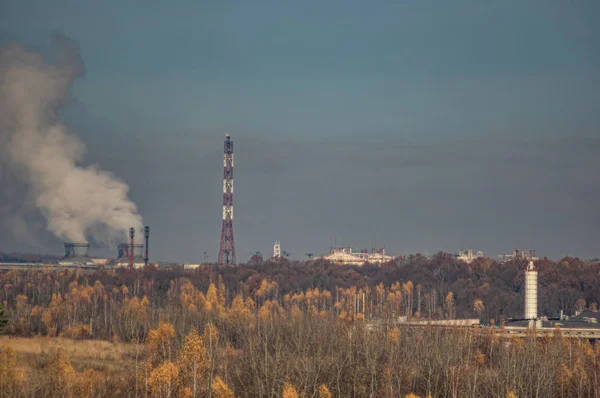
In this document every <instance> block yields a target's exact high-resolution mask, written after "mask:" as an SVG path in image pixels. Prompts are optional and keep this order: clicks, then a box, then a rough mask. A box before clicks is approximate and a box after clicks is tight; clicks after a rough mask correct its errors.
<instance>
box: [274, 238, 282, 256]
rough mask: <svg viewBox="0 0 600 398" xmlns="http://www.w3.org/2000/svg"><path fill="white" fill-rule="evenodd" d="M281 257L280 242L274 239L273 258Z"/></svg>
mask: <svg viewBox="0 0 600 398" xmlns="http://www.w3.org/2000/svg"><path fill="white" fill-rule="evenodd" d="M280 257H281V244H280V243H279V241H278V240H277V241H275V244H274V245H273V258H280Z"/></svg>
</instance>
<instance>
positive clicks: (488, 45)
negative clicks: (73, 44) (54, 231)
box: [0, 0, 600, 261]
mask: <svg viewBox="0 0 600 398" xmlns="http://www.w3.org/2000/svg"><path fill="white" fill-rule="evenodd" d="M84 3H85V6H83V4H84ZM490 3H492V2H478V1H466V0H457V1H453V2H433V1H399V2H381V1H369V2H367V1H344V2H341V1H254V2H231V1H229V2H228V1H218V2H217V1H215V2H204V1H194V2H191V1H190V2H187V1H174V2H152V1H148V2H133V1H104V2H78V1H54V2H52V4H51V5H50V4H49V3H48V2H45V1H4V2H2V5H0V43H2V44H7V43H9V42H18V43H21V44H23V45H25V46H26V47H28V48H30V49H34V50H38V51H40V52H48V38H49V36H50V35H51V34H52V33H53V32H56V31H59V32H61V33H63V34H64V35H66V36H69V37H71V38H73V39H75V40H77V41H78V42H79V46H80V50H81V53H82V57H83V60H84V62H85V66H86V75H85V78H84V79H82V80H81V81H79V82H78V83H77V85H76V86H75V89H74V93H73V94H74V96H75V98H76V100H77V102H76V104H75V105H74V106H72V107H71V108H70V109H68V110H67V111H66V112H65V114H64V118H65V120H66V121H67V122H68V123H69V126H70V127H72V128H73V130H74V131H76V133H77V134H78V135H79V136H80V137H81V138H82V139H83V140H84V141H85V142H86V144H87V145H88V152H89V156H88V160H89V161H90V162H99V163H100V164H101V165H102V166H103V167H104V168H106V169H108V170H111V171H113V172H114V173H115V174H117V175H119V176H120V177H122V178H124V179H125V180H126V181H127V182H128V183H129V184H130V186H131V197H132V198H133V199H134V200H135V201H136V203H138V205H139V207H140V209H141V211H142V214H143V216H144V218H145V220H146V222H147V223H148V224H150V225H151V226H153V230H156V233H155V234H153V236H154V237H155V238H154V239H155V241H154V242H155V243H154V244H153V246H152V247H153V249H154V250H155V252H154V254H155V256H157V257H160V258H163V259H171V258H172V259H175V260H179V261H197V260H198V259H199V258H201V256H202V251H203V250H207V251H208V252H209V254H211V256H212V258H213V259H214V258H215V257H216V252H217V249H218V239H219V236H218V235H219V231H220V223H219V218H220V198H219V194H220V183H219V180H220V166H221V164H222V163H221V162H220V160H219V158H220V156H221V155H220V151H221V148H222V144H221V141H222V139H223V133H224V132H225V131H229V132H230V133H231V134H232V136H233V139H234V141H235V143H236V157H237V158H236V160H237V162H236V166H237V169H236V177H237V180H236V220H235V228H236V241H237V242H236V243H237V247H238V257H240V258H241V259H244V258H247V257H248V253H249V252H250V251H251V250H256V249H259V250H262V251H263V252H265V253H270V251H271V246H272V243H273V241H274V240H275V239H280V240H281V241H282V246H283V248H284V249H285V250H287V251H290V252H291V253H292V256H293V257H301V256H302V254H303V253H304V252H306V251H312V252H315V253H321V252H323V251H326V250H327V249H328V246H329V245H330V244H331V243H332V241H335V242H336V243H345V244H350V245H353V246H355V247H356V248H357V249H358V248H361V247H368V246H371V245H372V243H373V242H374V241H376V242H377V244H382V245H386V246H387V247H388V249H389V250H390V251H392V252H394V253H396V254H400V253H407V252H416V251H424V250H429V251H430V252H432V251H435V250H437V249H445V250H449V251H453V250H457V249H458V248H460V246H462V247H472V248H473V249H480V248H481V249H483V250H484V251H485V252H486V254H490V255H495V254H497V253H500V252H507V251H511V250H512V249H514V248H517V247H521V246H535V248H536V249H537V250H538V252H539V253H541V254H542V255H543V254H547V255H548V256H551V257H559V256H562V255H564V254H572V255H580V256H583V257H586V256H593V255H599V253H598V252H597V242H598V240H599V238H600V233H599V232H598V231H597V227H596V226H597V224H598V221H600V217H599V215H598V214H599V213H598V211H597V205H596V204H597V203H598V200H599V199H600V189H599V188H598V182H600V181H599V179H600V177H599V175H598V170H599V169H600V167H599V166H600V163H599V161H598V160H597V153H598V150H599V149H600V140H599V137H600V131H599V127H600V115H599V113H598V112H597V108H598V105H597V104H598V103H599V102H598V99H599V98H598V96H599V94H598V93H600V90H599V89H600V74H599V72H598V71H599V70H600V43H599V42H600V39H599V38H600V26H599V25H598V23H597V20H598V17H599V16H600V4H599V3H598V2H595V1H573V2H561V1H534V0H531V1H512V0H505V1H501V2H493V4H490ZM40 239H41V241H42V242H43V243H42V244H43V245H44V246H45V247H47V248H48V250H53V248H54V247H55V246H56V242H55V241H53V240H52V239H51V238H49V237H47V238H43V237H42V238H40ZM8 242H10V241H8ZM10 243H11V244H12V245H15V247H24V246H26V245H24V244H23V243H22V242H10ZM0 249H2V250H4V248H0Z"/></svg>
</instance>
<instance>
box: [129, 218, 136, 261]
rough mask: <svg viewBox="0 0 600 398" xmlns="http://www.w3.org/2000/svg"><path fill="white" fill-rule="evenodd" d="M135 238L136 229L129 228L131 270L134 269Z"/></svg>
mask: <svg viewBox="0 0 600 398" xmlns="http://www.w3.org/2000/svg"><path fill="white" fill-rule="evenodd" d="M134 236H135V228H133V227H132V228H129V239H130V242H131V243H130V245H129V266H130V267H131V268H133V237H134Z"/></svg>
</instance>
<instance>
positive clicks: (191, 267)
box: [183, 264, 202, 269]
mask: <svg viewBox="0 0 600 398" xmlns="http://www.w3.org/2000/svg"><path fill="white" fill-rule="evenodd" d="M200 266H202V264H183V269H197V268H200Z"/></svg>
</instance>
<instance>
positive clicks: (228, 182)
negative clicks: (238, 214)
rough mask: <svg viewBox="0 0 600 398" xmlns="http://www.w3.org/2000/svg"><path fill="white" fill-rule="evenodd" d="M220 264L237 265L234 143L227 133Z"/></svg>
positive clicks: (224, 157)
mask: <svg viewBox="0 0 600 398" xmlns="http://www.w3.org/2000/svg"><path fill="white" fill-rule="evenodd" d="M218 263H219V265H228V266H233V267H235V265H236V262H235V242H234V240H233V141H232V140H231V137H230V136H229V134H227V133H225V146H224V150H223V228H222V230H221V247H220V249H219V259H218Z"/></svg>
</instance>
